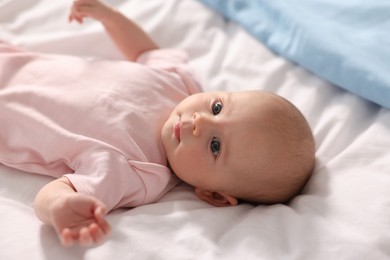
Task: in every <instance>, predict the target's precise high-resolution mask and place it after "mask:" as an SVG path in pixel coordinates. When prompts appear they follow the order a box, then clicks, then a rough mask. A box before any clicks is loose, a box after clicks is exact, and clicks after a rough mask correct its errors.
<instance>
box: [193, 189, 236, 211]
mask: <svg viewBox="0 0 390 260" xmlns="http://www.w3.org/2000/svg"><path fill="white" fill-rule="evenodd" d="M195 194H196V196H198V198H199V199H201V200H204V201H206V202H208V203H210V204H211V205H214V206H216V207H226V206H236V205H237V203H238V202H237V199H236V198H234V197H233V196H230V195H228V194H225V193H220V192H211V191H207V190H202V189H199V188H195Z"/></svg>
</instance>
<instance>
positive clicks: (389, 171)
mask: <svg viewBox="0 0 390 260" xmlns="http://www.w3.org/2000/svg"><path fill="white" fill-rule="evenodd" d="M212 2H214V3H212ZM218 2H219V4H221V5H224V4H226V2H225V3H223V2H224V1H203V2H200V1H197V0H153V1H142V0H126V1H122V0H111V1H109V3H110V4H112V5H114V6H116V7H117V8H119V9H120V10H121V11H123V12H124V13H125V14H126V15H128V16H129V17H132V18H133V19H134V20H135V21H137V22H138V23H139V24H140V25H141V26H142V27H143V28H144V29H145V30H146V31H147V32H149V33H150V35H151V36H152V37H153V38H154V39H155V40H156V42H157V43H158V44H159V45H160V46H163V47H174V48H181V49H185V50H186V51H187V52H188V53H189V55H190V57H191V62H190V65H191V66H192V67H193V69H194V71H195V73H196V74H197V76H198V78H199V79H200V81H202V82H203V86H204V89H205V91H214V90H229V91H238V90H244V89H245V90H248V89H261V90H267V91H272V92H274V93H277V94H279V95H281V96H283V97H285V98H287V99H289V100H290V101H291V102H292V103H294V104H295V105H296V106H297V107H298V108H299V109H300V110H301V111H302V113H303V114H304V115H305V116H306V118H307V119H308V122H309V124H310V126H311V128H312V130H313V134H314V137H315V141H316V167H315V169H314V172H313V176H312V177H311V179H310V180H309V181H308V183H307V184H306V186H305V187H304V189H303V191H302V193H301V194H300V195H299V196H297V197H295V198H294V199H293V200H292V201H291V202H290V203H288V204H277V205H273V206H265V205H258V206H254V205H249V204H241V205H238V206H236V207H227V208H216V207H213V206H210V205H208V204H207V203H205V202H202V201H200V200H198V199H197V198H196V196H195V195H194V193H193V191H192V188H191V187H189V186H187V185H185V184H180V185H178V186H177V187H175V188H174V189H173V190H172V191H170V192H169V193H168V194H166V195H165V196H164V197H163V198H162V199H161V200H160V201H159V202H157V203H155V204H150V205H145V206H142V207H138V208H134V209H119V210H115V211H113V212H111V213H110V214H109V215H108V221H109V222H110V224H111V225H112V228H113V230H112V234H111V235H110V238H109V240H108V241H106V242H105V243H104V244H102V245H99V246H95V247H90V248H81V247H78V246H76V247H73V248H63V247H62V246H61V245H60V242H59V240H58V238H57V236H56V234H55V231H54V230H53V229H52V228H51V227H48V226H45V225H43V224H42V223H41V222H40V221H39V220H38V219H37V218H36V216H35V214H34V209H33V199H34V196H35V194H36V193H37V191H38V190H39V189H40V188H41V187H42V186H43V185H45V184H46V183H48V182H49V181H50V180H51V179H50V178H47V177H43V176H37V175H32V174H28V173H24V172H20V171H17V170H14V169H11V168H7V167H5V166H1V165H0V216H1V217H0V230H1V232H0V241H1V242H0V259H27V258H28V259H31V260H34V259H58V260H61V259H66V260H69V259H94V260H96V259H180V260H182V259H389V258H390V232H389V230H390V153H389V147H390V111H389V109H388V108H385V106H386V104H384V103H381V102H382V101H381V102H376V103H374V102H372V101H370V100H371V99H370V98H367V97H365V96H364V95H362V94H361V93H357V94H359V95H356V94H354V93H352V92H351V91H352V90H350V89H349V90H350V91H346V90H344V89H348V88H346V87H344V88H343V86H341V85H342V84H341V83H340V85H339V84H338V82H333V81H332V80H331V79H330V78H327V77H326V76H323V75H320V74H319V73H318V72H317V71H313V70H311V71H313V72H314V73H316V74H314V73H312V72H310V71H309V70H310V67H306V68H307V69H305V68H304V67H305V64H300V61H299V60H298V61H297V60H294V57H291V56H288V55H286V54H285V53H283V52H282V51H280V50H279V49H275V48H273V46H272V44H271V45H270V42H269V41H267V39H260V40H258V39H257V38H256V33H255V32H253V31H251V30H250V26H249V27H248V25H246V26H245V24H241V23H240V21H239V20H237V19H235V17H234V16H232V15H231V14H230V13H228V12H226V10H227V9H225V11H223V10H222V9H221V8H220V9H218V8H216V6H217V7H218V5H216V3H218ZM233 2H235V4H236V5H235V7H238V8H239V9H242V8H243V7H245V2H247V1H243V0H242V1H233ZM276 2H280V1H275V3H276ZM304 2H307V1H304ZM346 2H350V1H346ZM374 2H379V1H374ZM382 2H383V1H382ZM71 3H72V1H71V0H58V1H51V0H28V1H12V0H0V38H1V39H3V40H6V41H9V42H11V43H13V44H15V45H18V46H22V47H24V48H27V49H29V50H32V51H39V52H45V53H55V54H65V55H76V56H82V57H86V58H105V59H121V55H120V54H119V52H118V51H117V50H116V49H115V47H114V46H113V44H112V43H111V42H110V40H109V39H108V38H107V36H106V35H105V33H104V31H103V28H102V27H101V26H100V24H98V23H97V22H94V21H86V22H85V24H84V25H82V26H80V25H78V24H74V23H72V24H69V23H68V22H67V15H68V11H69V7H70V6H71ZM205 3H206V5H205ZM383 3H384V2H383ZM387 6H388V5H387ZM210 7H213V8H214V9H211V8H210ZM383 7H385V6H383ZM382 9H383V8H379V9H377V10H382ZM215 10H217V11H218V12H217V11H215ZM229 10H230V9H229ZM387 10H389V9H387ZM221 14H223V15H221ZM386 19H387V24H389V20H388V18H386ZM241 25H243V26H241ZM248 29H249V30H248ZM381 39H386V40H387V42H388V36H385V35H384V36H382V38H381ZM384 42H386V41H384ZM271 43H272V41H271ZM382 46H383V48H388V47H387V46H386V45H382ZM299 64H300V65H299ZM383 64H385V63H383ZM385 65H386V64H385ZM385 65H384V66H385ZM342 69H343V68H340V70H342ZM382 69H383V70H385V71H386V69H387V73H388V72H389V71H390V68H389V67H387V68H386V67H382ZM0 73H1V72H0ZM352 77H353V75H352ZM367 78H369V79H372V76H370V77H367ZM330 82H333V83H334V84H333V83H330ZM381 82H385V84H384V85H386V81H383V80H381ZM340 87H341V88H340ZM387 87H389V85H387ZM384 95H385V94H381V95H380V96H384ZM369 99H370V100H369ZM383 100H384V102H385V103H386V102H388V100H386V99H383ZM0 124H6V122H1V123H0Z"/></svg>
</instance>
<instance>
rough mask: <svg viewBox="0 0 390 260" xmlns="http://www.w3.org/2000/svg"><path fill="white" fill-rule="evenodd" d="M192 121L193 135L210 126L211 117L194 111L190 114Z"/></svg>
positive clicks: (204, 130)
mask: <svg viewBox="0 0 390 260" xmlns="http://www.w3.org/2000/svg"><path fill="white" fill-rule="evenodd" d="M192 122H193V124H194V129H193V134H194V135H195V136H199V135H200V134H201V133H204V132H206V131H207V130H208V129H209V127H210V126H211V118H209V117H208V116H207V115H204V114H202V113H197V112H195V113H194V114H193V116H192Z"/></svg>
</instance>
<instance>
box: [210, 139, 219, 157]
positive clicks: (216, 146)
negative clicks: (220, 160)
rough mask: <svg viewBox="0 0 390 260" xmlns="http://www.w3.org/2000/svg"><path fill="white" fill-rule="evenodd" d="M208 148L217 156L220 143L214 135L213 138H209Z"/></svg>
mask: <svg viewBox="0 0 390 260" xmlns="http://www.w3.org/2000/svg"><path fill="white" fill-rule="evenodd" d="M210 149H211V152H212V153H213V155H214V156H215V157H217V156H218V154H219V150H220V149H221V143H220V142H219V140H218V139H217V138H216V137H213V139H212V140H211V143H210Z"/></svg>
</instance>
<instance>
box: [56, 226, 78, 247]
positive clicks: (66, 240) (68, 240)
mask: <svg viewBox="0 0 390 260" xmlns="http://www.w3.org/2000/svg"><path fill="white" fill-rule="evenodd" d="M59 237H60V240H61V244H62V245H63V246H66V247H71V246H73V244H74V241H75V239H74V234H73V232H72V231H71V230H70V229H69V228H64V229H63V230H62V231H61V234H60V235H59Z"/></svg>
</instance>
